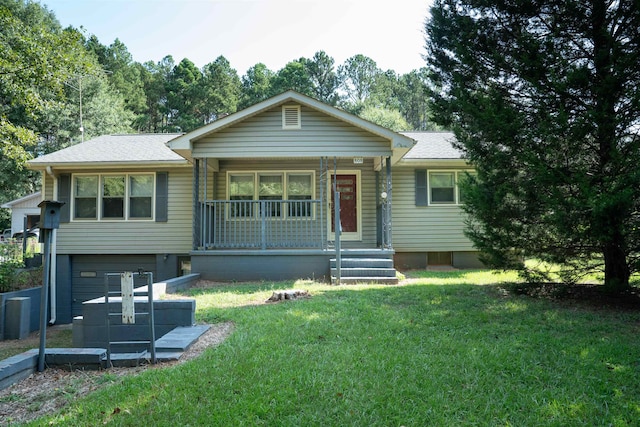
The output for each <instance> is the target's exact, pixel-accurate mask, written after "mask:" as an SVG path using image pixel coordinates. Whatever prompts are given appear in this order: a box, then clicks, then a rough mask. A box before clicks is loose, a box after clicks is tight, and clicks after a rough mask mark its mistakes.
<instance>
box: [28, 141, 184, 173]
mask: <svg viewBox="0 0 640 427" xmlns="http://www.w3.org/2000/svg"><path fill="white" fill-rule="evenodd" d="M179 135H181V134H177V133H162V134H127V135H103V136H99V137H97V138H93V139H90V140H89V141H85V142H82V143H80V144H77V145H72V146H71V147H67V148H65V149H62V150H59V151H56V152H54V153H51V154H46V155H44V156H40V157H38V158H36V159H33V160H31V161H30V162H29V164H30V165H32V166H42V165H52V164H53V165H55V164H66V163H69V164H71V163H94V162H100V163H131V162H147V163H153V162H176V161H183V162H184V161H185V160H184V158H182V157H181V156H180V155H178V154H176V153H175V152H173V151H172V150H171V149H170V148H169V147H167V146H166V143H167V142H168V141H170V140H172V139H174V138H175V137H177V136H179Z"/></svg>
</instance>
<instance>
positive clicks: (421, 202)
mask: <svg viewBox="0 0 640 427" xmlns="http://www.w3.org/2000/svg"><path fill="white" fill-rule="evenodd" d="M467 174H469V175H475V171H473V170H455V171H451V170H430V171H427V173H426V174H425V171H424V170H416V206H428V205H433V206H439V205H461V204H463V203H464V200H465V194H464V191H463V190H462V189H461V187H460V184H461V183H462V182H463V181H464V180H465V179H467V178H468V175H467ZM425 176H426V185H425V182H424V181H425ZM425 192H426V194H425ZM427 200H428V202H427Z"/></svg>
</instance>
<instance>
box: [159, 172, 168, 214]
mask: <svg viewBox="0 0 640 427" xmlns="http://www.w3.org/2000/svg"><path fill="white" fill-rule="evenodd" d="M168 217H169V172H156V222H167V221H168V219H169V218H168Z"/></svg>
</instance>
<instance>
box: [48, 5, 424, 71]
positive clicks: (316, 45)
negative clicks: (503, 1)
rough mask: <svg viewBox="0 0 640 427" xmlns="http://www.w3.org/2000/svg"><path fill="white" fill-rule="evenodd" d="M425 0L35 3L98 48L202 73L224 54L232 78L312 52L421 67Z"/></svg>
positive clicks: (382, 64) (396, 66) (394, 66)
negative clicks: (116, 44) (168, 60)
mask: <svg viewBox="0 0 640 427" xmlns="http://www.w3.org/2000/svg"><path fill="white" fill-rule="evenodd" d="M431 1H432V0H395V1H393V0H391V1H381V0H40V2H41V3H42V4H44V5H46V6H47V7H48V8H49V10H51V11H53V12H54V13H55V15H56V17H57V18H58V20H59V21H60V23H61V24H62V25H63V26H65V27H66V26H68V25H72V26H74V27H76V28H79V27H81V26H82V27H83V28H84V30H85V31H86V34H87V35H89V34H95V35H96V36H97V37H98V39H99V40H100V42H101V43H102V44H105V45H109V44H111V43H112V42H113V41H114V40H115V39H116V38H119V39H120V40H121V41H122V42H123V43H124V44H125V45H126V46H127V48H128V49H129V52H131V54H132V55H133V58H134V60H136V61H138V62H146V61H154V62H157V61H159V60H160V59H162V58H163V57H165V56H166V55H172V56H173V58H174V60H175V61H176V63H177V62H179V61H181V60H182V59H183V58H189V59H190V60H191V61H192V62H194V63H195V64H196V65H197V66H198V67H202V66H203V65H205V64H207V63H209V62H212V61H213V60H215V59H216V58H217V57H218V56H220V55H224V56H225V57H226V58H227V59H228V60H229V62H230V63H231V66H232V67H233V68H235V69H236V71H237V72H238V74H239V75H243V74H245V72H246V71H247V69H248V68H249V67H251V66H253V65H255V64H256V63H258V62H262V63H264V64H266V65H267V67H269V68H270V69H271V70H273V71H277V70H279V69H280V68H282V67H284V66H285V64H286V63H287V62H289V61H291V60H293V59H297V58H300V57H306V58H311V57H312V56H313V54H314V53H315V52H317V51H318V50H324V51H325V52H326V53H327V54H328V55H330V56H332V57H333V58H334V59H335V61H336V65H339V64H341V63H342V62H343V61H344V60H345V59H347V58H349V57H351V56H353V55H355V54H358V53H362V54H364V55H366V56H369V57H370V58H372V59H373V60H374V61H376V63H377V64H378V67H380V68H382V69H383V70H387V69H393V70H395V71H396V72H397V73H400V74H404V73H407V72H409V71H411V70H413V69H417V68H420V67H422V66H424V60H423V59H422V54H423V53H424V47H423V46H424V34H423V29H424V20H425V18H426V17H427V14H428V10H429V7H430V5H431Z"/></svg>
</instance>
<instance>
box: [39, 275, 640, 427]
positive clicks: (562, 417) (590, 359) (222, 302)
mask: <svg viewBox="0 0 640 427" xmlns="http://www.w3.org/2000/svg"><path fill="white" fill-rule="evenodd" d="M416 276H419V277H418V278H416V279H414V281H413V283H411V284H409V285H405V286H341V287H335V286H328V285H320V284H314V283H308V282H302V283H295V284H294V283H280V284H259V285H242V286H228V287H220V288H216V289H208V290H202V289H200V290H193V291H192V292H190V293H188V295H190V296H193V297H195V298H196V299H197V307H198V311H197V319H198V321H199V322H202V323H215V322H221V321H233V322H234V323H235V331H234V333H233V334H232V335H231V336H230V337H229V338H228V339H227V340H226V341H225V342H224V343H223V344H221V345H220V346H218V347H217V348H213V349H209V350H207V351H206V352H205V353H204V354H203V355H202V356H201V357H200V358H198V359H195V360H193V361H190V362H187V363H184V364H182V365H178V366H176V367H172V368H167V369H162V370H149V371H146V372H144V373H143V374H141V375H139V376H136V377H125V378H123V379H119V380H118V381H116V382H115V383H114V384H113V385H111V386H109V387H106V388H104V389H102V390H100V391H98V392H96V393H93V394H91V395H89V396H87V397H86V398H83V399H80V400H77V401H76V402H74V403H73V404H72V405H71V406H69V407H67V408H65V409H64V411H63V412H62V413H60V414H58V415H55V416H53V417H50V418H46V419H41V420H39V421H38V423H36V424H41V425H65V426H66V425H87V426H93V425H100V424H103V423H112V424H114V425H136V426H138V425H146V426H158V425H163V426H164V425H166V426H177V425H180V426H186V425H217V426H256V425H269V426H427V425H436V426H451V425H490V426H493V425H504V426H525V425H526V426H530V425H544V426H546V425H553V426H574V425H575V426H582V425H603V426H604V425H612V426H631V425H636V426H637V425H639V423H640V421H639V420H640V339H639V337H640V312H637V311H620V312H614V311H610V310H605V309H593V308H586V307H583V308H580V307H577V306H575V305H573V306H572V305H567V304H561V303H556V302H553V301H546V300H536V299H531V298H528V297H524V296H512V295H507V294H505V292H503V291H502V290H501V289H500V288H499V287H498V286H495V285H491V284H490V283H496V282H499V281H501V280H513V279H514V277H513V276H511V275H492V274H489V273H486V272H452V273H431V272H429V273H423V274H419V275H416ZM292 287H295V288H298V289H306V290H308V291H309V292H310V293H311V294H312V298H310V299H305V300H298V301H288V302H283V303H278V304H269V305H264V304H258V305H256V304H255V303H256V302H257V303H259V302H262V301H264V300H266V299H267V298H268V297H269V296H270V295H271V291H272V290H273V289H286V288H292ZM116 408H117V409H116Z"/></svg>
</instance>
